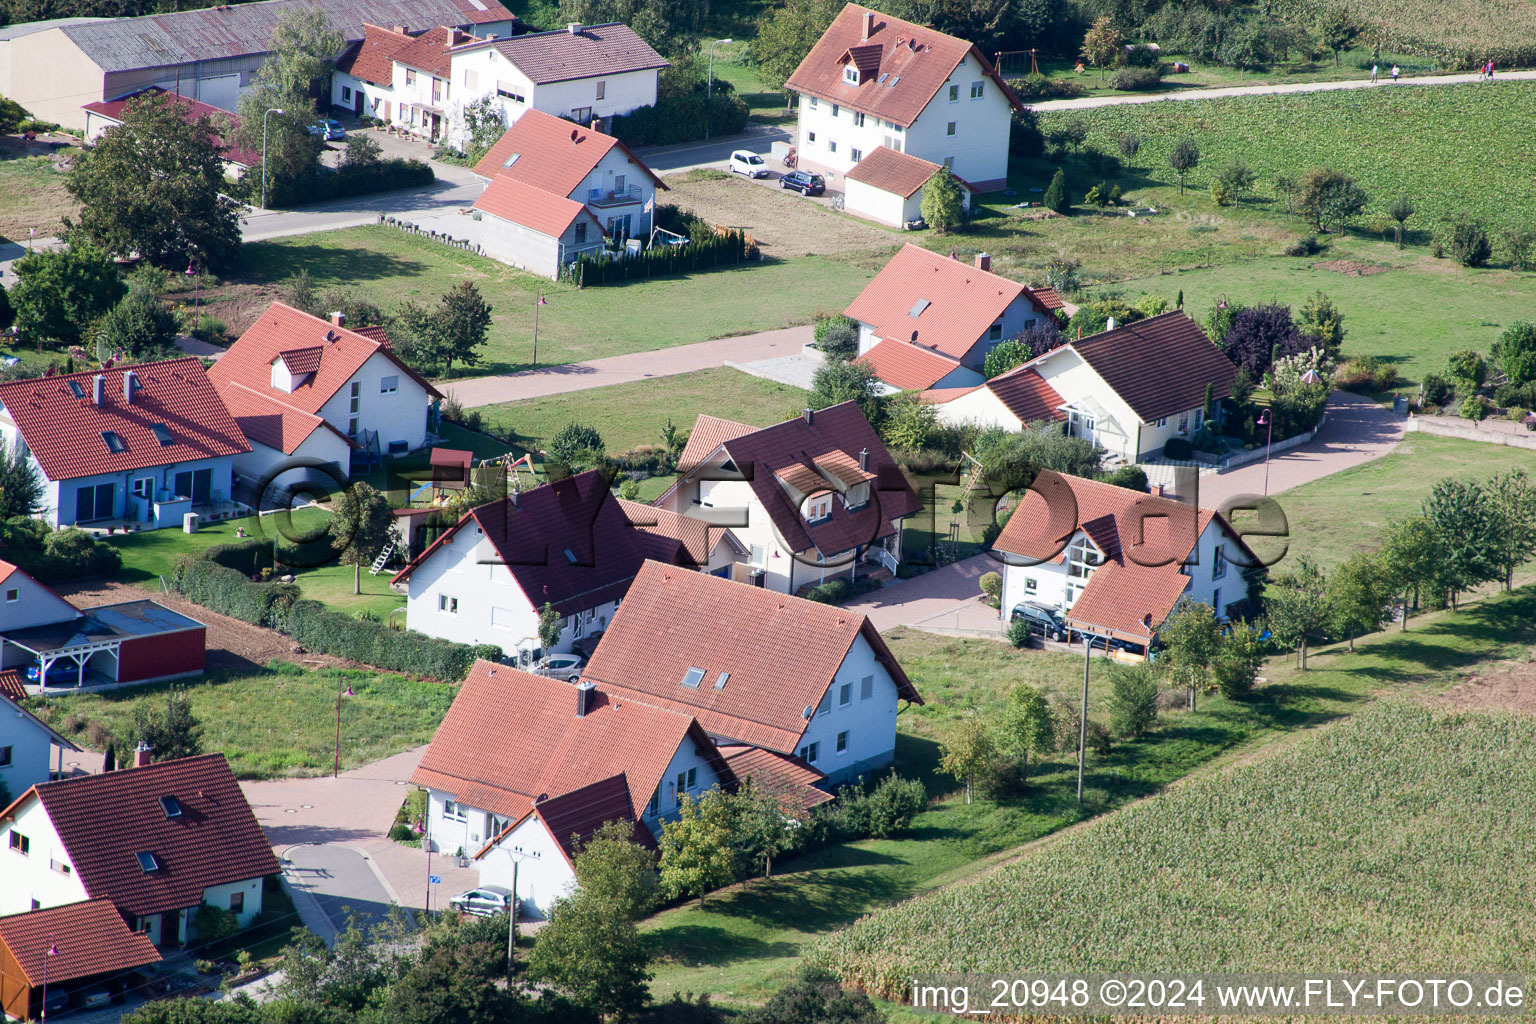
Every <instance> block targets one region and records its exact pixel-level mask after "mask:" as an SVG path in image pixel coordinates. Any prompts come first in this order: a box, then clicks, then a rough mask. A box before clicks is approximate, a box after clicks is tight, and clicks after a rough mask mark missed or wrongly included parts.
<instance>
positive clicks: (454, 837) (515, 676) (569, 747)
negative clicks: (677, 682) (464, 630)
mask: <svg viewBox="0 0 1536 1024" xmlns="http://www.w3.org/2000/svg"><path fill="white" fill-rule="evenodd" d="M675 571H678V572H682V571H684V570H675ZM689 575H697V574H689ZM411 781H412V782H413V783H415V784H417V785H419V786H424V787H426V789H427V792H428V802H427V838H428V841H429V842H430V843H431V844H432V848H433V849H434V850H437V851H440V852H446V853H450V854H452V853H459V852H462V853H463V854H464V855H466V856H474V857H475V858H476V859H477V860H478V861H480V862H481V863H480V868H481V882H482V884H498V883H499V884H507V885H508V888H511V886H510V885H509V884H508V883H509V882H510V880H511V875H512V860H511V858H510V857H509V856H508V855H509V854H510V853H512V852H513V851H514V849H516V850H519V851H520V854H519V856H520V859H521V860H522V862H523V863H522V864H521V869H520V870H519V872H518V877H517V893H518V897H519V899H520V900H521V901H523V902H524V903H525V904H526V905H529V906H530V907H531V908H532V909H534V910H536V911H538V912H540V913H545V912H547V911H548V910H549V907H550V905H551V904H552V903H553V902H554V900H555V899H556V898H558V897H560V896H562V895H565V894H566V893H567V892H568V891H569V887H570V884H571V881H572V880H573V879H574V872H573V871H572V868H571V860H572V858H573V857H574V854H575V846H574V844H573V842H572V837H573V836H580V837H582V838H586V837H589V836H590V835H591V834H592V833H593V832H595V831H597V829H598V828H600V827H601V826H602V825H603V824H604V823H605V822H608V821H626V822H630V823H634V824H636V825H637V828H636V835H637V836H639V837H640V838H641V839H642V841H647V842H654V839H653V836H654V834H655V833H659V832H660V829H661V822H662V821H663V820H665V819H666V818H668V817H670V816H672V815H673V814H674V813H675V812H676V808H677V806H678V803H679V802H680V800H681V794H683V793H689V794H692V795H693V796H695V797H697V796H698V795H699V794H701V793H703V792H704V791H705V790H708V789H711V788H713V787H714V786H716V785H726V786H731V785H734V783H735V779H734V777H733V776H732V775H731V773H730V770H729V769H728V768H727V767H726V766H725V760H724V758H722V757H721V756H720V754H719V752H718V751H716V750H715V747H714V744H713V742H711V740H710V738H709V736H708V735H707V734H706V733H705V731H704V730H703V729H702V728H700V726H699V724H698V722H696V721H694V719H693V716H692V715H689V714H687V713H685V712H679V711H674V710H667V709H664V708H660V707H657V706H655V705H653V704H647V703H645V702H643V701H636V700H628V699H620V698H617V697H615V696H613V695H611V694H609V693H607V692H605V691H604V690H602V689H601V688H594V687H593V686H591V685H584V686H579V687H578V686H575V685H573V684H571V683H568V682H564V681H562V680H557V679H549V678H546V677H543V676H534V675H529V674H528V673H526V672H520V671H518V670H517V669H513V668H508V667H507V666H505V665H496V664H494V663H492V662H488V661H477V662H475V665H474V667H473V668H471V669H470V672H469V676H468V677H467V678H466V679H465V680H464V682H463V684H462V685H461V686H460V687H459V692H458V695H457V696H455V697H454V701H453V706H452V707H451V708H449V710H448V714H447V716H446V717H444V719H443V724H442V725H441V726H439V727H438V730H437V734H436V735H435V736H433V737H432V743H431V745H430V746H428V747H427V752H426V753H425V754H424V755H423V756H422V759H421V763H420V765H419V766H418V767H417V769H416V771H415V772H414V773H413V774H412V775H411ZM498 840H499V842H498Z"/></svg>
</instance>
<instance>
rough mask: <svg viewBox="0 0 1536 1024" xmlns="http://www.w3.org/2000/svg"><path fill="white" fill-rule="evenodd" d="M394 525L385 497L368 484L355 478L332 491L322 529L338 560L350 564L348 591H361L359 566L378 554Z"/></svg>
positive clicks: (361, 577)
mask: <svg viewBox="0 0 1536 1024" xmlns="http://www.w3.org/2000/svg"><path fill="white" fill-rule="evenodd" d="M394 525H395V515H394V512H393V511H392V510H391V509H390V507H389V499H388V498H386V497H384V495H382V494H380V493H379V492H378V491H377V490H375V489H374V487H373V485H372V484H366V483H363V482H362V481H357V482H355V483H352V484H350V485H349V486H348V487H347V488H346V489H345V490H343V491H341V492H340V493H338V494H337V495H336V499H335V501H334V502H333V503H332V509H331V518H330V522H329V523H328V524H327V525H326V531H327V532H328V533H329V534H330V535H331V543H332V545H333V546H334V547H335V548H336V551H337V554H338V556H339V557H340V559H341V563H342V564H343V565H350V566H352V593H354V594H361V593H362V592H363V566H365V565H372V564H373V560H374V559H375V558H377V557H379V551H380V550H381V549H382V548H383V547H384V545H385V544H388V543H389V539H390V536H391V531H392V530H393V529H394Z"/></svg>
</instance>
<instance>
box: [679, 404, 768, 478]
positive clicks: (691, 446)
mask: <svg viewBox="0 0 1536 1024" xmlns="http://www.w3.org/2000/svg"><path fill="white" fill-rule="evenodd" d="M757 431H758V428H757V427H751V426H748V425H747V424H745V423H737V422H735V421H734V420H723V419H721V418H720V417H718V416H711V415H709V414H708V413H703V412H701V413H699V418H698V419H696V420H694V422H693V429H692V430H691V431H689V432H688V442H687V443H686V444H684V445H683V452H682V454H681V455H679V456H678V458H677V461H678V464H679V465H682V466H697V465H698V464H699V463H701V462H703V461H704V460H705V459H707V458H709V457H710V456H711V455H713V454H714V453H715V451H716V450H717V449H718V448H719V447H720V446H721V445H722V444H724V443H725V442H727V441H733V440H735V439H736V438H738V437H742V436H744V435H746V434H755V433H757Z"/></svg>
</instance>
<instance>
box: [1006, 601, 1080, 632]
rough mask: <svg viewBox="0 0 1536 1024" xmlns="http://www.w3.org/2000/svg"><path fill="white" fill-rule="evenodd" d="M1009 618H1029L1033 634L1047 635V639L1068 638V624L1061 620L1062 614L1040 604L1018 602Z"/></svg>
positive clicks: (1010, 619)
mask: <svg viewBox="0 0 1536 1024" xmlns="http://www.w3.org/2000/svg"><path fill="white" fill-rule="evenodd" d="M1008 618H1009V621H1012V620H1014V619H1027V620H1028V621H1029V629H1030V634H1031V635H1032V636H1037V637H1045V638H1046V639H1047V640H1066V639H1067V624H1066V623H1065V622H1063V621H1061V616H1059V615H1057V614H1056V613H1055V612H1053V611H1051V610H1050V609H1049V608H1043V607H1041V606H1040V605H1038V604H1029V603H1028V602H1024V603H1022V604H1016V605H1014V606H1013V611H1012V612H1011V613H1010V614H1009V616H1008Z"/></svg>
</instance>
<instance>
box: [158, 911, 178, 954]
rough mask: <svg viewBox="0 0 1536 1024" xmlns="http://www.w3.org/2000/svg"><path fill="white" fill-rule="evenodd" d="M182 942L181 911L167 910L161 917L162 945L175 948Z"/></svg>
mask: <svg viewBox="0 0 1536 1024" xmlns="http://www.w3.org/2000/svg"><path fill="white" fill-rule="evenodd" d="M180 942H181V911H179V910H167V911H166V912H165V913H163V914H161V915H160V945H162V946H174V945H177V944H178V943H180Z"/></svg>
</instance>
